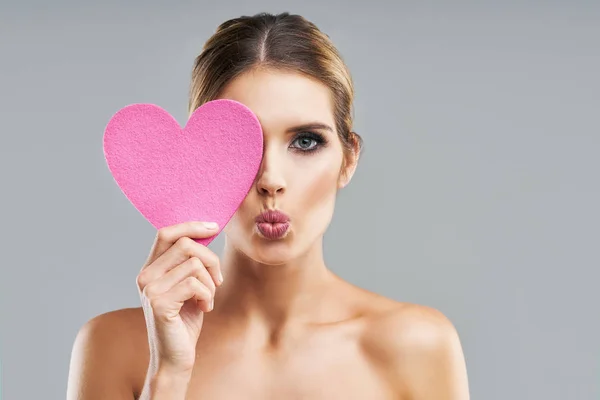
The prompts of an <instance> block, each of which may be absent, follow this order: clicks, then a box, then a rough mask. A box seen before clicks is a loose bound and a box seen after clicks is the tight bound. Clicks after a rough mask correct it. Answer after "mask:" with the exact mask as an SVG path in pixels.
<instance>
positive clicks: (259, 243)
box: [246, 232, 295, 265]
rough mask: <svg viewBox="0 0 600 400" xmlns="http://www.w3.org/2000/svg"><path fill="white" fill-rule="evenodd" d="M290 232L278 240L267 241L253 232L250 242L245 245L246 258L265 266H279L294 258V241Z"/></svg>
mask: <svg viewBox="0 0 600 400" xmlns="http://www.w3.org/2000/svg"><path fill="white" fill-rule="evenodd" d="M293 236H294V235H293V234H292V233H291V232H288V233H286V234H285V235H284V236H283V237H281V238H279V239H269V238H266V237H264V236H263V235H261V234H260V232H253V233H252V235H251V236H250V237H251V238H252V239H251V242H250V243H247V244H246V247H247V248H248V252H247V253H246V254H247V255H248V257H250V258H251V259H253V260H254V261H256V262H259V263H261V264H266V265H281V264H285V263H287V262H289V261H290V260H292V259H293V258H294V255H295V251H294V241H293Z"/></svg>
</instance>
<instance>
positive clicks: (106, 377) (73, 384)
mask: <svg viewBox="0 0 600 400" xmlns="http://www.w3.org/2000/svg"><path fill="white" fill-rule="evenodd" d="M121 320H122V316H120V315H119V311H113V312H109V313H106V314H102V315H99V316H97V317H95V318H92V319H91V320H89V321H87V322H86V323H85V324H84V325H83V326H82V327H81V328H80V330H79V332H78V333H77V336H76V337H75V341H74V344H73V349H72V352H71V360H70V365H69V377H68V384H67V400H107V399H111V400H133V399H134V393H133V390H132V381H131V372H130V366H131V362H130V360H129V359H130V357H131V355H132V354H131V351H127V347H128V346H127V339H126V337H125V336H126V333H127V332H126V329H124V327H123V324H122V321H121Z"/></svg>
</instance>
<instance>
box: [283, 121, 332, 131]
mask: <svg viewBox="0 0 600 400" xmlns="http://www.w3.org/2000/svg"><path fill="white" fill-rule="evenodd" d="M318 129H321V130H324V131H329V132H332V133H333V128H332V127H331V126H329V125H327V124H323V123H321V122H310V123H308V124H302V125H297V126H294V127H292V128H289V129H287V131H286V132H288V133H294V132H302V131H307V130H318Z"/></svg>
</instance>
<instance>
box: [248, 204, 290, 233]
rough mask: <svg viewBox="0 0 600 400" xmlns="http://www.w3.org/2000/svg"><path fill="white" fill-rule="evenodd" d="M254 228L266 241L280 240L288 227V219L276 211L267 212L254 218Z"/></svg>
mask: <svg viewBox="0 0 600 400" xmlns="http://www.w3.org/2000/svg"><path fill="white" fill-rule="evenodd" d="M256 227H257V228H258V230H259V232H260V233H261V234H262V235H263V236H264V237H265V238H267V239H281V238H282V237H283V236H285V234H286V233H287V231H288V229H289V227H290V217H288V216H287V215H286V214H285V213H283V212H281V211H278V210H267V211H265V212H263V213H261V214H260V215H258V216H257V217H256Z"/></svg>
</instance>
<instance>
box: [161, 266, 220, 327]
mask: <svg viewBox="0 0 600 400" xmlns="http://www.w3.org/2000/svg"><path fill="white" fill-rule="evenodd" d="M191 299H194V300H196V301H197V302H198V303H199V304H198V306H199V307H200V309H201V310H202V311H204V312H209V311H211V310H212V309H211V305H212V299H213V296H212V294H211V293H210V290H208V288H207V287H206V286H204V285H203V284H202V283H200V281H199V280H198V279H196V278H194V277H191V276H190V277H188V278H186V279H184V280H183V281H181V282H179V283H178V284H177V285H175V286H174V287H173V288H172V289H171V290H169V291H168V292H166V293H163V294H162V295H160V296H157V297H155V298H151V299H149V300H150V305H151V307H152V310H153V311H154V315H156V316H164V317H166V318H169V317H174V316H175V315H176V314H178V313H179V311H180V310H181V307H182V306H183V303H185V302H186V301H188V300H191Z"/></svg>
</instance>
